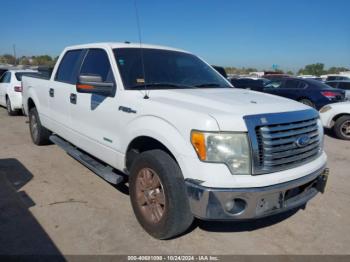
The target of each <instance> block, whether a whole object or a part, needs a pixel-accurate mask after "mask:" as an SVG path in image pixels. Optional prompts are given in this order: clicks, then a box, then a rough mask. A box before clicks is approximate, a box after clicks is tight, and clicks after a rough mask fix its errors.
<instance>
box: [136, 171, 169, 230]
mask: <svg viewBox="0 0 350 262" xmlns="http://www.w3.org/2000/svg"><path fill="white" fill-rule="evenodd" d="M135 191H136V198H137V204H138V206H139V209H140V211H141V213H142V215H143V217H144V218H145V219H146V220H147V221H148V222H149V223H152V224H157V223H158V222H159V221H160V220H161V219H162V217H163V215H164V212H165V194H164V188H163V185H162V183H161V181H160V179H159V176H158V175H157V173H156V172H155V171H154V170H153V169H151V168H142V169H141V170H140V171H139V172H138V174H137V177H136V190H135Z"/></svg>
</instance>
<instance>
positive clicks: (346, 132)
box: [333, 116, 350, 140]
mask: <svg viewBox="0 0 350 262" xmlns="http://www.w3.org/2000/svg"><path fill="white" fill-rule="evenodd" d="M333 130H334V133H335V135H336V136H337V137H338V138H340V139H343V140H350V116H342V117H339V118H338V119H337V121H335V124H334V127H333Z"/></svg>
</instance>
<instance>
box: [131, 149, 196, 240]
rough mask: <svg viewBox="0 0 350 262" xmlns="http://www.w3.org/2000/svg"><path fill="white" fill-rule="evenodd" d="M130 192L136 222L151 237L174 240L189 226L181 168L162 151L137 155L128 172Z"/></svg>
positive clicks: (188, 208) (188, 209) (188, 212)
mask: <svg viewBox="0 0 350 262" xmlns="http://www.w3.org/2000/svg"><path fill="white" fill-rule="evenodd" d="M129 191H130V199H131V204H132V207H133V210H134V213H135V215H136V218H137V220H138V221H139V223H140V224H141V226H142V227H143V228H144V229H145V231H146V232H147V233H149V234H150V235H151V236H153V237H154V238H157V239H169V238H172V237H175V236H177V235H179V234H181V233H183V232H185V231H186V229H188V228H189V226H190V225H191V224H192V221H193V215H192V213H191V211H190V207H189V203H188V199H187V194H186V188H185V183H184V178H183V176H182V173H181V170H180V167H179V166H178V164H177V163H176V162H175V160H174V159H173V158H171V157H170V156H169V155H168V154H167V153H165V152H164V151H162V150H150V151H146V152H144V153H141V154H140V155H139V156H137V158H136V159H135V160H134V162H133V164H132V167H131V170H130V178H129Z"/></svg>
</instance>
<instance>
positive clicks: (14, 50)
mask: <svg viewBox="0 0 350 262" xmlns="http://www.w3.org/2000/svg"><path fill="white" fill-rule="evenodd" d="M12 47H13V56H14V57H15V66H16V65H17V56H16V45H15V44H13V46H12Z"/></svg>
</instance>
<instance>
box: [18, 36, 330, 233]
mask: <svg viewBox="0 0 350 262" xmlns="http://www.w3.org/2000/svg"><path fill="white" fill-rule="evenodd" d="M23 89H24V94H23V95H24V100H23V101H24V110H25V112H26V113H27V114H28V115H29V120H30V121H29V126H30V133H31V137H32V139H33V141H34V143H35V144H37V145H43V144H47V143H49V140H51V141H52V142H54V143H56V144H57V145H59V146H61V147H62V148H63V149H64V150H66V151H67V153H68V154H70V155H71V156H73V157H74V158H76V159H77V160H78V161H80V162H81V163H83V164H84V165H86V166H87V167H88V168H90V169H91V170H92V171H93V172H95V173H96V174H98V175H99V176H101V177H102V178H104V179H106V180H107V181H109V182H110V183H114V184H118V183H123V182H124V183H126V182H127V183H128V186H129V192H130V198H131V204H132V207H133V209H134V212H135V215H136V217H137V219H138V221H139V222H140V224H141V225H142V227H143V228H144V229H145V230H146V231H147V232H148V233H149V234H150V235H152V236H153V237H155V238H159V239H167V238H171V237H174V236H177V235H179V234H181V233H183V232H184V231H186V229H187V228H188V227H189V226H190V225H191V223H192V221H193V218H194V217H197V218H199V219H204V220H243V219H255V218H260V217H264V216H268V215H273V214H276V213H279V212H283V211H286V210H289V209H294V208H298V207H304V206H305V204H306V203H307V202H308V201H309V200H310V199H311V198H313V197H314V196H315V195H316V194H317V193H318V192H320V191H321V192H323V191H324V188H325V185H326V181H327V176H328V169H327V168H326V160H327V157H326V154H325V153H324V151H323V128H322V124H321V122H320V120H319V115H318V112H317V111H315V110H314V109H311V108H310V107H308V106H305V105H303V104H301V103H298V102H294V101H292V100H288V99H285V98H281V97H277V96H273V95H268V94H263V93H258V92H254V91H247V90H242V89H235V88H233V87H232V86H231V84H230V83H229V82H228V81H227V80H226V79H224V78H223V77H222V76H221V75H220V74H219V73H217V72H216V71H215V70H214V69H213V68H212V67H211V66H209V65H208V64H207V63H206V62H204V61H203V60H202V59H200V58H198V57H197V56H195V55H193V54H191V53H188V52H186V51H182V50H178V49H173V48H168V47H161V46H153V45H142V48H141V47H140V46H139V45H136V44H130V43H98V44H86V45H79V46H72V47H68V48H66V49H65V50H64V51H63V52H62V54H61V56H60V57H59V59H58V61H57V64H56V66H55V68H54V69H53V71H52V75H51V77H50V78H45V77H42V78H40V77H23Z"/></svg>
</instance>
